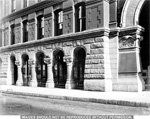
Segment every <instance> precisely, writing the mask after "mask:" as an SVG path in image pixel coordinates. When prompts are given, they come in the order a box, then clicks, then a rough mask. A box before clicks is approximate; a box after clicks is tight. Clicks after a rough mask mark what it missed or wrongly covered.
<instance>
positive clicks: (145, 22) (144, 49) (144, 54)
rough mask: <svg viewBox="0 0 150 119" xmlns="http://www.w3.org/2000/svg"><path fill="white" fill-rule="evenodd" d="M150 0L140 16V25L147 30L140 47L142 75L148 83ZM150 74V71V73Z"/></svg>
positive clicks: (149, 64) (145, 4)
mask: <svg viewBox="0 0 150 119" xmlns="http://www.w3.org/2000/svg"><path fill="white" fill-rule="evenodd" d="M149 11H150V1H149V0H147V1H145V3H144V5H143V7H142V9H141V13H140V17H139V25H141V26H142V27H144V29H145V31H144V33H143V41H141V44H140V47H141V50H140V56H141V65H142V75H143V77H144V80H145V83H147V78H148V77H147V76H148V72H150V71H148V66H150V19H149V18H150V14H149ZM149 74H150V73H149Z"/></svg>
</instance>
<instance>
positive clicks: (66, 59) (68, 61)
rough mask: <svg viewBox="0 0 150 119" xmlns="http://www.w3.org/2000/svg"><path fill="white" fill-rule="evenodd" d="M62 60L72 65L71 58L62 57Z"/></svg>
mask: <svg viewBox="0 0 150 119" xmlns="http://www.w3.org/2000/svg"><path fill="white" fill-rule="evenodd" d="M63 60H64V62H66V63H72V62H73V58H72V57H64V58H63Z"/></svg>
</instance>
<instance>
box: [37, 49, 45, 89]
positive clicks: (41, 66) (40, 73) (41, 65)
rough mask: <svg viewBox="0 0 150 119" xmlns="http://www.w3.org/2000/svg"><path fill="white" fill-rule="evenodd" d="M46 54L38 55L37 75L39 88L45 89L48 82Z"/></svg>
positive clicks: (39, 53)
mask: <svg viewBox="0 0 150 119" xmlns="http://www.w3.org/2000/svg"><path fill="white" fill-rule="evenodd" d="M44 57H45V55H44V53H43V52H38V53H37V54H36V75H37V81H38V86H39V87H45V86H46V81H47V64H46V63H45V62H44Z"/></svg>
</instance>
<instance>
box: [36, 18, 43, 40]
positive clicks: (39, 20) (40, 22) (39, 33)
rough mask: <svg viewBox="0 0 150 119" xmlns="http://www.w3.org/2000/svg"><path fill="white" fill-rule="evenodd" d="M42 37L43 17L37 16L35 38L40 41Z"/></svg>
mask: <svg viewBox="0 0 150 119" xmlns="http://www.w3.org/2000/svg"><path fill="white" fill-rule="evenodd" d="M43 37H44V17H43V16H39V17H38V18H37V38H38V39H42V38H43Z"/></svg>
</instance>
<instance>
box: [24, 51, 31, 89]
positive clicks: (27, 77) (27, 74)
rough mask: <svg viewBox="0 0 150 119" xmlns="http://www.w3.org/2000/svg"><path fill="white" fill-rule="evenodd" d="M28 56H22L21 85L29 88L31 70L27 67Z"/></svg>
mask: <svg viewBox="0 0 150 119" xmlns="http://www.w3.org/2000/svg"><path fill="white" fill-rule="evenodd" d="M28 61H29V56H28V55H26V54H23V55H22V76H23V85H24V86H29V82H30V80H31V68H30V67H29V62H28Z"/></svg>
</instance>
